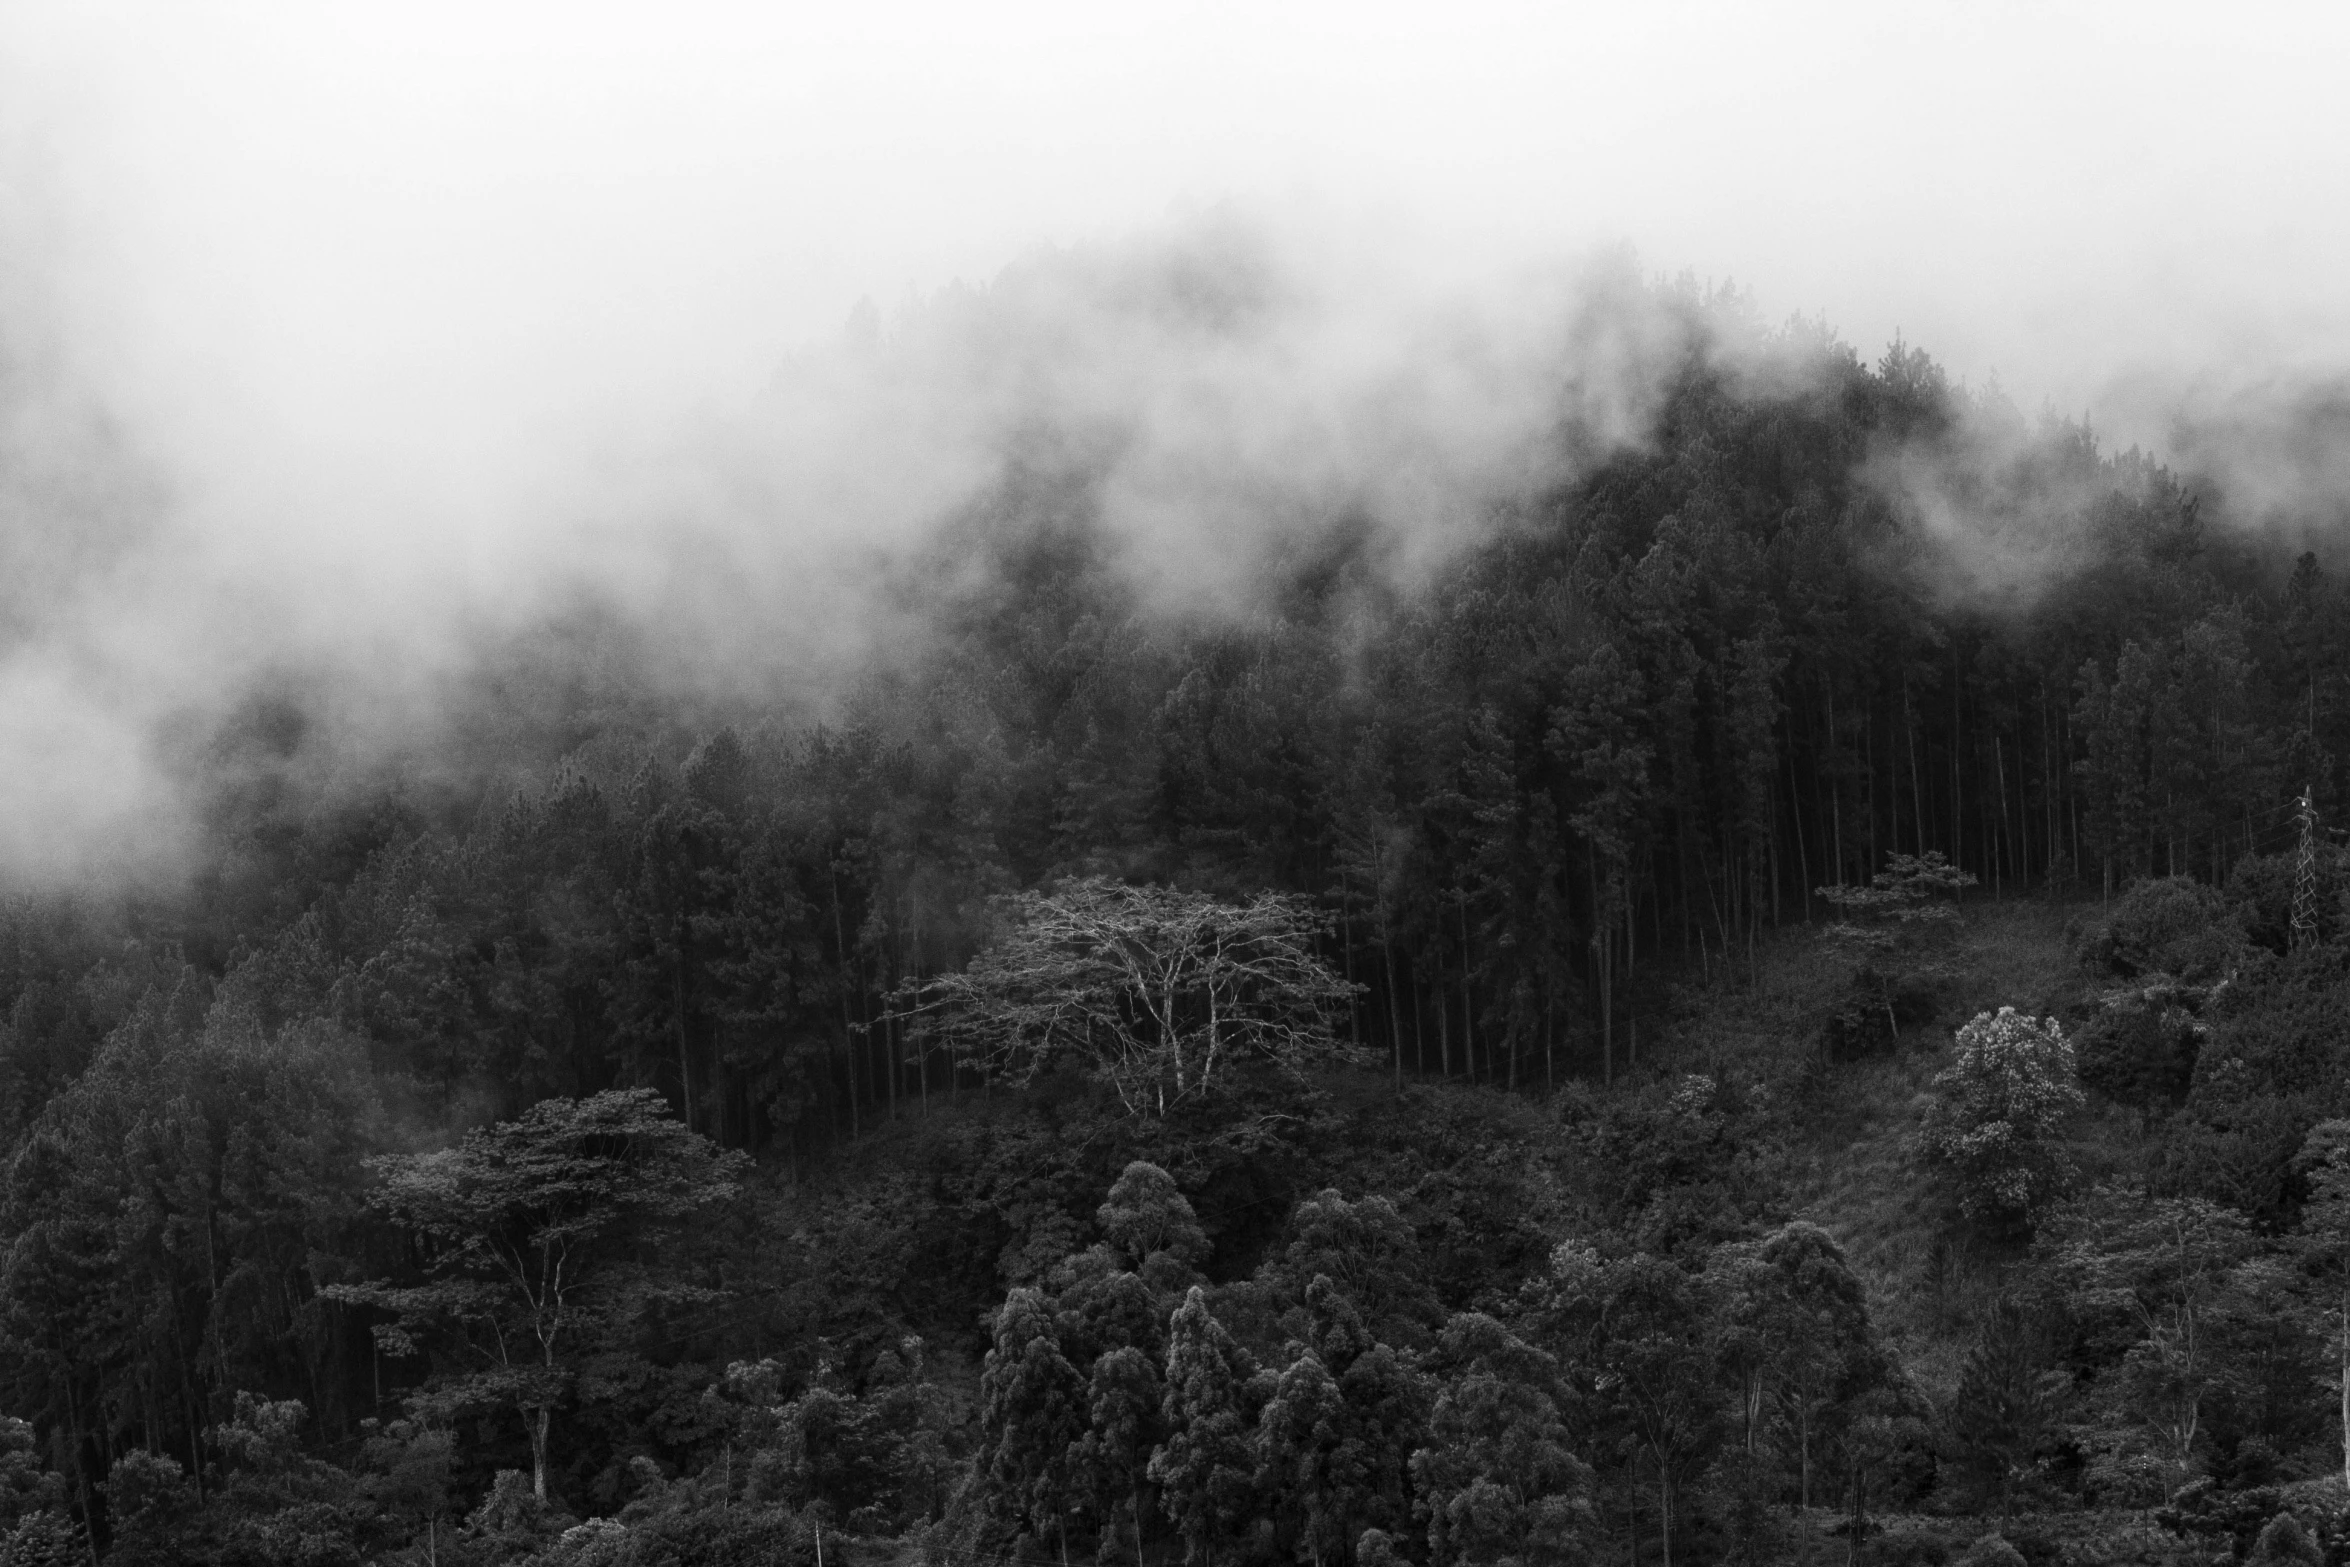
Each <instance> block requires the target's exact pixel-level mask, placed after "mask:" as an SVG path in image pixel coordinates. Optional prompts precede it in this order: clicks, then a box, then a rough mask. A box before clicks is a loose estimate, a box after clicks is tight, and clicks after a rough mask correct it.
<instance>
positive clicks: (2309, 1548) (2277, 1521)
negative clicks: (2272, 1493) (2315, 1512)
mask: <svg viewBox="0 0 2350 1567" xmlns="http://www.w3.org/2000/svg"><path fill="white" fill-rule="evenodd" d="M2251 1560H2252V1561H2254V1562H2256V1563H2260V1564H2262V1567H2268V1564H2274V1567H2325V1553H2324V1552H2323V1551H2321V1550H2319V1549H2318V1548H2317V1542H2316V1541H2315V1540H2312V1539H2311V1538H2310V1537H2309V1531H2308V1530H2307V1529H2305V1528H2303V1527H2302V1526H2301V1520H2300V1519H2298V1518H2296V1517H2294V1516H2293V1515H2292V1514H2291V1513H2279V1514H2277V1515H2276V1516H2275V1517H2274V1518H2271V1519H2270V1520H2269V1521H2268V1522H2267V1523H2266V1524H2265V1525H2263V1526H2262V1528H2261V1531H2260V1538H2259V1539H2257V1540H2255V1541H2253V1542H2252V1556H2251Z"/></svg>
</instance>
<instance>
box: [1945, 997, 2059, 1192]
mask: <svg viewBox="0 0 2350 1567" xmlns="http://www.w3.org/2000/svg"><path fill="white" fill-rule="evenodd" d="M1934 1087H1935V1090H1936V1099H1935V1103H1934V1106H1933V1108H1932V1109H1931V1110H1930V1111H1929V1112H1928V1113H1927V1116H1926V1125H1925V1129H1924V1131H1923V1132H1922V1133H1921V1134H1920V1137H1919V1151H1920V1152H1921V1153H1922V1154H1923V1155H1924V1156H1925V1158H1926V1159H1927V1161H1928V1162H1929V1163H1931V1164H1933V1165H1935V1166H1937V1167H1939V1168H1940V1169H1941V1170H1942V1171H1943V1173H1944V1174H1945V1175H1946V1176H1947V1177H1948V1178H1949V1179H1950V1181H1951V1183H1952V1184H1953V1185H1954V1186H1955V1188H1956V1189H1957V1192H1958V1198H1959V1205H1960V1207H1961V1208H1963V1209H1964V1210H1965V1212H1966V1214H1967V1216H1968V1217H1969V1218H1974V1219H1980V1220H1989V1221H2002V1220H2010V1221H2012V1220H2022V1219H2028V1218H2029V1217H2030V1215H2031V1214H2032V1212H2033V1211H2034V1210H2035V1209H2037V1208H2038V1207H2040V1206H2041V1205H2042V1204H2043V1203H2045V1202H2047V1201H2048V1199H2050V1198H2051V1197H2054V1196H2055V1195H2057V1193H2058V1192H2059V1191H2060V1190H2061V1189H2062V1187H2063V1186H2064V1184H2065V1182H2066V1181H2067V1180H2068V1179H2070V1176H2071V1166H2070V1164H2069V1162H2068V1161H2067V1160H2066V1159H2065V1157H2064V1154H2063V1151H2062V1150H2061V1149H2060V1148H2059V1147H2058V1146H2057V1144H2056V1141H2055V1138H2056V1134H2057V1132H2058V1131H2059V1130H2060V1129H2061V1128H2062V1126H2063V1124H2064V1121H2065V1119H2066V1117H2068V1116H2070V1115H2071V1114H2072V1113H2073V1112H2074V1111H2076V1110H2078V1109H2079V1108H2080V1107H2081V1105H2082V1104H2083V1103H2084V1102H2085V1097H2086V1096H2084V1095H2083V1094H2082V1092H2081V1089H2080V1085H2079V1084H2078V1083H2077V1082H2076V1081H2075V1080H2074V1070H2073V1047H2072V1042H2071V1041H2070V1040H2068V1039H2066V1038H2065V1037H2064V1030H2063V1029H2062V1028H2061V1027H2060V1026H2058V1024H2057V1021H2056V1019H2054V1018H2036V1017H2029V1016H2026V1015H2025V1014H2023V1013H2021V1012H2018V1011H2017V1010H2016V1009H2015V1008H2013V1007H2001V1008H2000V1009H1999V1011H1998V1012H1997V1013H1996V1014H1993V1013H1989V1012H1983V1013H1978V1014H1977V1015H1976V1017H1975V1019H1974V1021H1973V1022H1971V1023H1968V1024H1967V1025H1966V1026H1965V1027H1964V1028H1962V1029H1960V1030H1959V1031H1958V1044H1957V1051H1956V1054H1955V1058H1954V1059H1953V1061H1952V1062H1951V1065H1950V1066H1949V1068H1948V1069H1947V1070H1945V1071H1943V1072H1942V1073H1940V1074H1939V1075H1937V1076H1936V1077H1935V1079H1934Z"/></svg>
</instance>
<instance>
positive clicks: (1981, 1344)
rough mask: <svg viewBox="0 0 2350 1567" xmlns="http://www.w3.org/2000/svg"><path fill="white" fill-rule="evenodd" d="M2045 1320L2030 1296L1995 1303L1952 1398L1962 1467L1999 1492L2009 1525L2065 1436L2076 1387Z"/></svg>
mask: <svg viewBox="0 0 2350 1567" xmlns="http://www.w3.org/2000/svg"><path fill="white" fill-rule="evenodd" d="M2054 1358H2055V1357H2054V1355H2053V1353H2052V1346H2051V1345H2050V1344H2049V1342H2048V1337H2047V1333H2046V1330H2045V1328H2044V1326H2043V1324H2042V1323H2041V1322H2040V1321H2039V1320H2038V1318H2037V1317H2036V1315H2035V1314H2034V1313H2033V1312H2032V1311H2031V1309H2030V1308H2029V1307H2027V1306H2026V1305H2025V1304H2024V1303H2023V1302H2021V1301H2018V1300H2015V1299H2013V1298H2002V1299H2001V1300H1999V1301H1997V1302H1995V1303H1994V1304H1993V1306H1992V1308H1991V1310H1990V1311H1989V1312H1988V1313H1987V1314H1986V1315H1985V1317H1984V1319H1983V1321H1982V1323H1981V1325H1980V1326H1978V1327H1977V1329H1976V1330H1975V1341H1974V1343H1973V1345H1972V1346H1970V1347H1969V1349H1968V1350H1967V1357H1966V1363H1965V1365H1964V1367H1963V1368H1962V1369H1961V1371H1960V1373H1959V1383H1958V1390H1957V1392H1956V1394H1955V1395H1954V1396H1953V1398H1952V1400H1951V1406H1950V1413H1949V1418H1948V1425H1949V1430H1950V1435H1951V1438H1952V1440H1953V1441H1954V1442H1955V1443H1956V1444H1957V1446H1958V1452H1959V1457H1960V1460H1961V1471H1962V1473H1964V1474H1965V1476H1966V1478H1967V1479H1968V1481H1969V1482H1970V1483H1972V1484H1973V1485H1974V1486H1975V1487H1976V1488H1977V1490H1978V1491H1979V1492H1980V1494H1982V1495H1984V1496H1988V1497H1993V1498H1996V1499H1997V1501H1998V1504H1999V1516H2000V1521H2001V1523H2002V1525H2004V1524H2005V1523H2006V1521H2007V1519H2008V1518H2009V1516H2010V1515H2011V1514H2012V1513H2013V1511H2014V1508H2015V1502H2016V1498H2017V1496H2018V1494H2019V1493H2022V1494H2029V1492H2030V1490H2031V1488H2032V1484H2033V1481H2034V1479H2035V1478H2036V1475H2037V1463H2036V1461H2038V1460H2040V1459H2042V1458H2043V1455H2044V1453H2045V1451H2046V1449H2047V1447H2048V1446H2049V1444H2051V1443H2052V1442H2053V1441H2055V1440H2056V1439H2057V1438H2058V1436H2059V1431H2058V1424H2057V1422H2058V1417H2059V1416H2060V1415H2061V1414H2062V1412H2063V1410H2064V1405H2065V1395H2066V1393H2067V1391H2068V1388H2067V1378H2066V1377H2065V1374H2064V1373H2063V1372H2062V1371H2061V1370H2059V1369H2057V1368H2056V1367H2055V1365H2054V1364H2053V1361H2054Z"/></svg>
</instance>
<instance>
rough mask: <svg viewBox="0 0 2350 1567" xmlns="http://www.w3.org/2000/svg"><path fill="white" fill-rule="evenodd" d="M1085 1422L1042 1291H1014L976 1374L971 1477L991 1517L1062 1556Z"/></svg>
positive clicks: (1081, 1398) (1081, 1395)
mask: <svg viewBox="0 0 2350 1567" xmlns="http://www.w3.org/2000/svg"><path fill="white" fill-rule="evenodd" d="M1086 1424H1087V1415H1086V1387H1085V1382H1084V1380H1083V1379H1082V1378H1081V1377H1080V1376H1079V1375H1078V1374H1077V1371H1076V1368H1075V1367H1073V1366H1071V1365H1070V1364H1069V1361H1068V1357H1067V1356H1065V1355H1063V1354H1062V1353H1061V1345H1060V1341H1059V1338H1058V1336H1057V1335H1056V1333H1055V1331H1054V1327H1053V1318H1052V1313H1051V1312H1050V1311H1049V1310H1048V1309H1047V1308H1046V1304H1045V1299H1044V1296H1043V1295H1042V1294H1040V1293H1039V1292H1038V1291H1036V1290H1033V1289H1016V1290H1014V1291H1012V1293H1011V1294H1010V1295H1009V1296H1007V1297H1005V1300H1004V1304H1003V1309H1002V1310H1000V1311H998V1312H997V1313H996V1320H995V1345H994V1347H993V1348H992V1349H990V1350H989V1351H988V1352H987V1360H986V1362H985V1364H984V1365H983V1366H982V1368H981V1370H980V1374H979V1427H980V1443H981V1446H980V1452H979V1455H978V1474H979V1476H980V1479H981V1481H982V1483H983V1485H984V1486H985V1488H986V1495H987V1498H988V1501H989V1503H990V1505H991V1507H992V1508H993V1509H994V1510H995V1511H996V1513H997V1515H998V1516H999V1517H1002V1518H1003V1519H1005V1520H1006V1521H1007V1522H1009V1523H1011V1524H1013V1525H1014V1526H1015V1527H1016V1528H1018V1529H1019V1530H1020V1531H1021V1532H1022V1533H1024V1534H1026V1535H1027V1536H1029V1537H1030V1538H1032V1539H1039V1540H1041V1539H1044V1538H1046V1537H1047V1536H1048V1535H1058V1537H1059V1544H1060V1549H1061V1554H1062V1555H1063V1556H1064V1557H1066V1556H1067V1554H1068V1550H1069V1541H1068V1505H1069V1502H1070V1500H1071V1493H1072V1491H1073V1490H1074V1487H1073V1485H1072V1483H1071V1479H1072V1477H1071V1472H1070V1470H1071V1457H1072V1449H1073V1448H1074V1447H1075V1445H1076V1444H1077V1443H1078V1442H1079V1441H1080V1440H1082V1438H1083V1437H1084V1435H1085V1431H1086Z"/></svg>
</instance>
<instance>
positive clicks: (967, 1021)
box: [898, 877, 1355, 1116]
mask: <svg viewBox="0 0 2350 1567" xmlns="http://www.w3.org/2000/svg"><path fill="white" fill-rule="evenodd" d="M999 916H1000V921H1001V934H1000V935H999V936H998V937H997V939H996V941H995V942H994V943H993V944H992V945H990V946H989V947H987V948H986V949H985V950H984V951H982V952H980V953H979V954H978V955H977V956H976V957H974V958H973V959H972V960H971V962H970V964H969V966H968V967H966V968H964V969H963V970H961V971H960V972H957V973H949V974H942V975H938V976H936V977H934V978H931V979H929V980H926V981H921V982H918V983H915V984H911V985H908V986H907V987H905V988H903V989H901V990H900V991H899V993H898V1004H899V1012H898V1015H899V1016H901V1017H904V1018H906V1019H907V1020H909V1021H910V1022H911V1023H912V1024H913V1025H914V1027H915V1028H916V1029H917V1030H926V1031H928V1032H929V1033H930V1034H931V1035H933V1036H943V1037H944V1039H945V1041H946V1042H947V1043H948V1044H950V1045H951V1046H952V1047H953V1048H954V1049H955V1050H956V1051H957V1052H958V1054H959V1055H961V1056H962V1057H963V1058H964V1059H966V1060H968V1061H971V1062H973V1063H974V1064H976V1065H977V1066H979V1067H980V1068H981V1069H982V1070H984V1071H987V1072H989V1073H991V1074H993V1075H995V1076H997V1077H999V1078H1002V1079H1005V1080H1008V1081H1011V1082H1014V1083H1023V1082H1026V1081H1028V1080H1029V1079H1030V1078H1032V1077H1033V1076H1035V1075H1036V1074H1037V1073H1038V1072H1041V1071H1044V1070H1046V1069H1048V1068H1050V1067H1052V1066H1054V1065H1056V1064H1058V1063H1060V1062H1061V1061H1063V1060H1068V1059H1073V1060H1075V1061H1077V1062H1079V1063H1080V1064H1082V1065H1083V1066H1084V1067H1085V1068H1086V1069H1088V1070H1089V1071H1091V1072H1092V1073H1093V1074H1094V1075H1095V1076H1097V1077H1099V1078H1100V1079H1102V1080H1103V1081H1105V1082H1107V1083H1109V1084H1110V1086H1111V1087H1112V1088H1113V1089H1115V1090H1116V1092H1117V1095H1118V1098H1119V1101H1120V1102H1121V1103H1122V1104H1123V1105H1124V1106H1125V1107H1126V1109H1127V1111H1128V1112H1129V1113H1132V1114H1143V1113H1149V1114H1155V1115H1160V1116H1164V1115H1165V1114H1167V1113H1168V1112H1169V1111H1170V1110H1172V1109H1174V1108H1176V1107H1177V1106H1178V1105H1181V1104H1183V1103H1184V1102H1185V1101H1187V1100H1191V1099H1194V1098H1200V1097H1206V1096H1209V1095H1212V1094H1215V1093H1217V1092H1218V1091H1220V1090H1221V1089H1223V1088H1224V1087H1225V1086H1226V1085H1227V1084H1228V1083H1229V1082H1230V1080H1231V1079H1232V1077H1233V1076H1234V1074H1235V1072H1236V1071H1237V1070H1238V1069H1239V1068H1241V1067H1242V1066H1244V1065H1246V1064H1260V1065H1270V1066H1272V1067H1274V1068H1276V1069H1280V1070H1295V1069H1297V1068H1298V1067H1300V1066H1302V1065H1304V1064H1306V1063H1307V1062H1309V1061H1311V1060H1314V1059H1317V1058H1328V1057H1333V1056H1337V1055H1339V1054H1341V1053H1342V1052H1343V1051H1344V1049H1345V1047H1344V1046H1343V1045H1342V1044H1341V1043H1340V1042H1339V1040H1338V1038H1337V1036H1336V1034H1335V1033H1334V1031H1333V1025H1334V1023H1335V1021H1336V1020H1337V1019H1338V1018H1339V1017H1340V1016H1341V1015H1342V1014H1343V1012H1344V1010H1345V1008H1346V1005H1347V1002H1348V998H1349V997H1350V996H1351V995H1352V994H1353V992H1354V988H1355V987H1353V986H1351V985H1349V984H1348V983H1347V982H1346V981H1345V980H1343V979H1341V978H1340V977H1339V976H1338V975H1336V974H1335V973H1333V972H1332V971H1331V969H1330V967H1329V965H1328V964H1327V963H1326V962H1324V961H1323V959H1322V957H1321V955H1320V953H1319V952H1318V951H1317V949H1316V943H1317V941H1318V940H1319V938H1320V937H1321V935H1322V933H1323V927H1324V925H1325V923H1326V920H1325V917H1324V916H1323V915H1321V914H1320V913H1318V912H1317V911H1316V910H1315V909H1314V908H1313V906H1312V905H1311V904H1310V903H1309V902H1308V901H1307V900H1305V899H1303V898H1298V897H1292V896H1288V895H1284V894H1280V893H1271V892H1267V893H1260V894H1259V895H1257V896H1256V897H1255V898H1253V899H1251V900H1249V901H1248V902H1246V903H1226V902H1223V901H1220V900H1218V899H1216V898H1213V897H1210V896H1208V895H1207V894H1205V893H1198V892H1185V891H1182V890H1179V889H1177V888H1173V887H1134V886H1128V885H1125V884H1123V883H1120V882H1114V881H1109V880H1107V879H1103V878H1098V877H1095V878H1088V879H1086V880H1083V881H1078V882H1074V883H1071V884H1069V885H1066V886H1064V887H1062V888H1061V889H1060V890H1058V891H1054V892H1027V893H1021V894H1018V895H1016V896H1013V897H1010V898H1007V899H1005V900H1003V902H1002V903H1001V905H1000V906H999Z"/></svg>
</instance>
